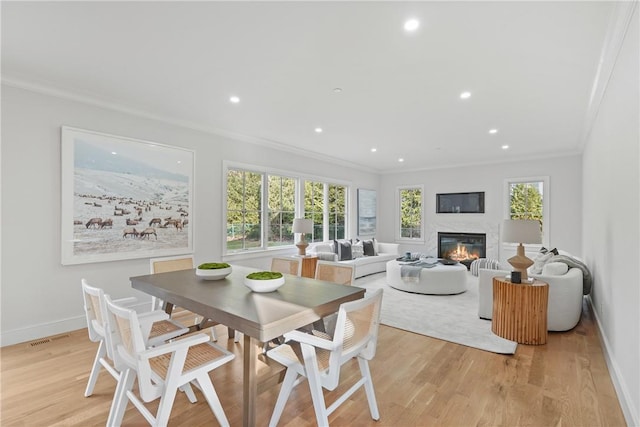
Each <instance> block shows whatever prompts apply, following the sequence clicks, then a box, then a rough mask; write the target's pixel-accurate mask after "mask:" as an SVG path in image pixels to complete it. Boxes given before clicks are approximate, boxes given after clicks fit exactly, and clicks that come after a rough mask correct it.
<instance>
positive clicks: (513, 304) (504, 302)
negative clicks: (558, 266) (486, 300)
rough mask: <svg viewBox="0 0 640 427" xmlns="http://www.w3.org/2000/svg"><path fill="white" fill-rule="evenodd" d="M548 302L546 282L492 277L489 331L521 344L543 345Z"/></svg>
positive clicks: (545, 340)
mask: <svg viewBox="0 0 640 427" xmlns="http://www.w3.org/2000/svg"><path fill="white" fill-rule="evenodd" d="M548 299H549V284H548V283H544V282H541V281H539V280H535V281H534V282H533V283H511V280H509V279H507V278H504V277H494V278H493V320H492V321H491V331H492V332H493V333H494V334H496V335H498V336H501V337H502V338H506V339H508V340H511V341H516V342H518V343H520V344H534V345H538V344H546V343H547V304H548Z"/></svg>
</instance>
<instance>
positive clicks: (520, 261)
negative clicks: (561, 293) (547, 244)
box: [502, 219, 542, 282]
mask: <svg viewBox="0 0 640 427" xmlns="http://www.w3.org/2000/svg"><path fill="white" fill-rule="evenodd" d="M502 241H503V242H508V243H519V245H518V251H517V253H516V256H513V257H511V258H509V260H508V261H509V264H511V266H512V267H513V270H514V271H519V272H520V278H521V280H522V281H523V282H526V281H528V280H529V276H527V268H529V267H531V266H532V265H533V261H532V260H531V258H527V257H526V256H525V254H524V246H523V245H522V244H523V243H530V244H540V243H542V235H541V234H540V221H538V220H535V219H505V220H504V222H503V223H502Z"/></svg>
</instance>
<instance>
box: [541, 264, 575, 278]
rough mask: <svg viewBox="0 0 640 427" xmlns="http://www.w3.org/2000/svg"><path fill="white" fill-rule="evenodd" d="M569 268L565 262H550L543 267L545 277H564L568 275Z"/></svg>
mask: <svg viewBox="0 0 640 427" xmlns="http://www.w3.org/2000/svg"><path fill="white" fill-rule="evenodd" d="M567 271H569V266H568V265H567V264H565V263H564V262H552V261H550V262H548V263H546V264H545V265H544V267H542V275H543V276H562V275H563V274H567Z"/></svg>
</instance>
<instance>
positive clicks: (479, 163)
mask: <svg viewBox="0 0 640 427" xmlns="http://www.w3.org/2000/svg"><path fill="white" fill-rule="evenodd" d="M580 155H582V149H575V150H567V151H558V152H556V153H553V154H540V155H522V156H511V157H508V158H506V157H505V158H496V159H491V160H487V161H474V162H460V163H448V164H446V165H436V166H425V167H422V168H411V169H403V170H398V169H385V170H382V171H379V172H378V173H379V174H380V175H397V174H403V173H414V172H426V171H432V170H440V169H454V168H463V167H471V166H487V165H500V164H505V163H515V162H530V161H532V160H547V159H557V158H559V157H572V156H580Z"/></svg>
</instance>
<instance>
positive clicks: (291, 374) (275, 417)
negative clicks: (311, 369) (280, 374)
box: [269, 368, 298, 427]
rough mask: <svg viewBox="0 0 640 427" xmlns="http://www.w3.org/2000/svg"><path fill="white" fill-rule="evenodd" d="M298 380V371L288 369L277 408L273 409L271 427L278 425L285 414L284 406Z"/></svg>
mask: <svg viewBox="0 0 640 427" xmlns="http://www.w3.org/2000/svg"><path fill="white" fill-rule="evenodd" d="M297 378H298V373H297V372H296V370H295V369H293V368H287V372H286V373H285V374H284V380H283V381H282V386H280V393H279V394H278V400H277V401H276V406H275V407H274V408H273V414H272V415H271V421H269V427H275V426H277V425H278V422H279V421H280V417H281V416H282V412H284V406H285V405H286V404H287V400H289V395H290V394H291V390H293V388H294V387H295V382H296V379H297Z"/></svg>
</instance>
